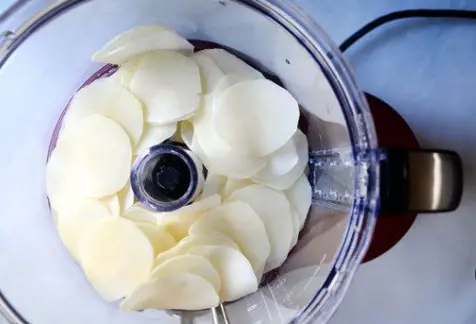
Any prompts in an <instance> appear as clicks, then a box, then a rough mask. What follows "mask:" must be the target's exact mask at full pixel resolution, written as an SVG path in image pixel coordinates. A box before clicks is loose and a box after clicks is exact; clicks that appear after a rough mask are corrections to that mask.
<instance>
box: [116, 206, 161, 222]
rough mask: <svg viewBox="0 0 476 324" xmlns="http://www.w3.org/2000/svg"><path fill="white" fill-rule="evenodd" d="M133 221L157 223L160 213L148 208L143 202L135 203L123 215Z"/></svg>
mask: <svg viewBox="0 0 476 324" xmlns="http://www.w3.org/2000/svg"><path fill="white" fill-rule="evenodd" d="M121 216H122V217H123V218H125V219H128V220H131V221H133V222H142V223H150V224H153V225H157V219H158V213H156V212H154V211H152V210H150V209H147V208H146V207H145V206H144V205H143V204H142V203H140V202H139V203H135V204H134V205H132V206H131V207H129V208H128V209H127V210H126V211H125V212H124V213H122V215H121Z"/></svg>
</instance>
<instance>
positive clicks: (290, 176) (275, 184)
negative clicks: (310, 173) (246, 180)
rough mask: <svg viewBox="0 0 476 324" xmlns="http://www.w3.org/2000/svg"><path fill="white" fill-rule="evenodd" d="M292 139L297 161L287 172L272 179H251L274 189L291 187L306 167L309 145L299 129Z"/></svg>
mask: <svg viewBox="0 0 476 324" xmlns="http://www.w3.org/2000/svg"><path fill="white" fill-rule="evenodd" d="M293 141H294V143H295V145H296V150H297V153H298V158H299V160H298V163H297V164H296V165H295V166H294V168H292V169H291V171H289V172H288V173H286V174H284V175H282V176H280V177H277V178H274V179H269V180H265V179H260V178H253V181H255V182H257V183H260V184H263V185H266V186H268V187H271V188H273V189H276V190H286V189H288V188H289V187H291V186H292V185H293V184H294V183H295V182H296V180H297V179H299V177H300V176H301V175H302V174H303V172H304V170H305V169H306V166H307V163H308V161H309V147H308V143H307V138H306V135H304V134H303V132H301V131H300V130H298V131H297V132H296V133H295V134H294V136H293Z"/></svg>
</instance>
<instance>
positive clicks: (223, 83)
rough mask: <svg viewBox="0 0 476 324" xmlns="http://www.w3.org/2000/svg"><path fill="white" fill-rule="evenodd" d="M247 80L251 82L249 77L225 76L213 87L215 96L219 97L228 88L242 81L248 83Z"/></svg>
mask: <svg viewBox="0 0 476 324" xmlns="http://www.w3.org/2000/svg"><path fill="white" fill-rule="evenodd" d="M248 80H253V79H250V78H249V77H246V76H243V75H239V74H227V75H225V76H224V77H222V78H221V79H220V81H219V82H218V84H217V85H216V87H215V91H214V92H215V93H214V95H215V96H217V97H218V96H220V95H221V94H223V93H224V92H225V91H226V90H228V88H230V87H232V86H234V85H235V84H237V83H240V82H243V81H248Z"/></svg>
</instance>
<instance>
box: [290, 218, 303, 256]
mask: <svg viewBox="0 0 476 324" xmlns="http://www.w3.org/2000/svg"><path fill="white" fill-rule="evenodd" d="M292 216H293V229H294V231H293V238H292V240H291V246H290V247H289V250H291V249H292V248H293V247H294V246H295V245H296V243H297V242H298V240H299V232H300V231H301V229H302V227H301V217H299V215H298V213H297V212H296V211H294V210H293V211H292Z"/></svg>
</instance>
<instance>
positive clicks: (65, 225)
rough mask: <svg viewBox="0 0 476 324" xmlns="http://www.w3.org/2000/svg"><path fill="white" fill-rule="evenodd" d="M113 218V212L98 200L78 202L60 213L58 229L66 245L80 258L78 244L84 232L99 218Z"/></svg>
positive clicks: (76, 257) (75, 256)
mask: <svg viewBox="0 0 476 324" xmlns="http://www.w3.org/2000/svg"><path fill="white" fill-rule="evenodd" d="M106 218H113V214H111V212H110V211H109V210H108V209H107V207H106V206H105V205H104V204H103V203H102V202H100V201H98V200H92V199H86V200H82V201H80V202H76V203H74V204H72V205H70V206H69V208H67V209H64V210H62V211H61V212H60V213H58V231H59V235H60V237H61V240H62V241H63V243H64V245H65V246H66V247H67V248H68V250H69V251H70V252H71V254H72V255H73V257H74V258H75V259H78V257H79V252H78V244H79V242H80V241H81V238H82V237H83V235H84V233H86V232H87V230H88V229H89V228H90V227H91V226H92V225H94V224H95V223H96V222H97V221H98V220H101V219H106Z"/></svg>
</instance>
